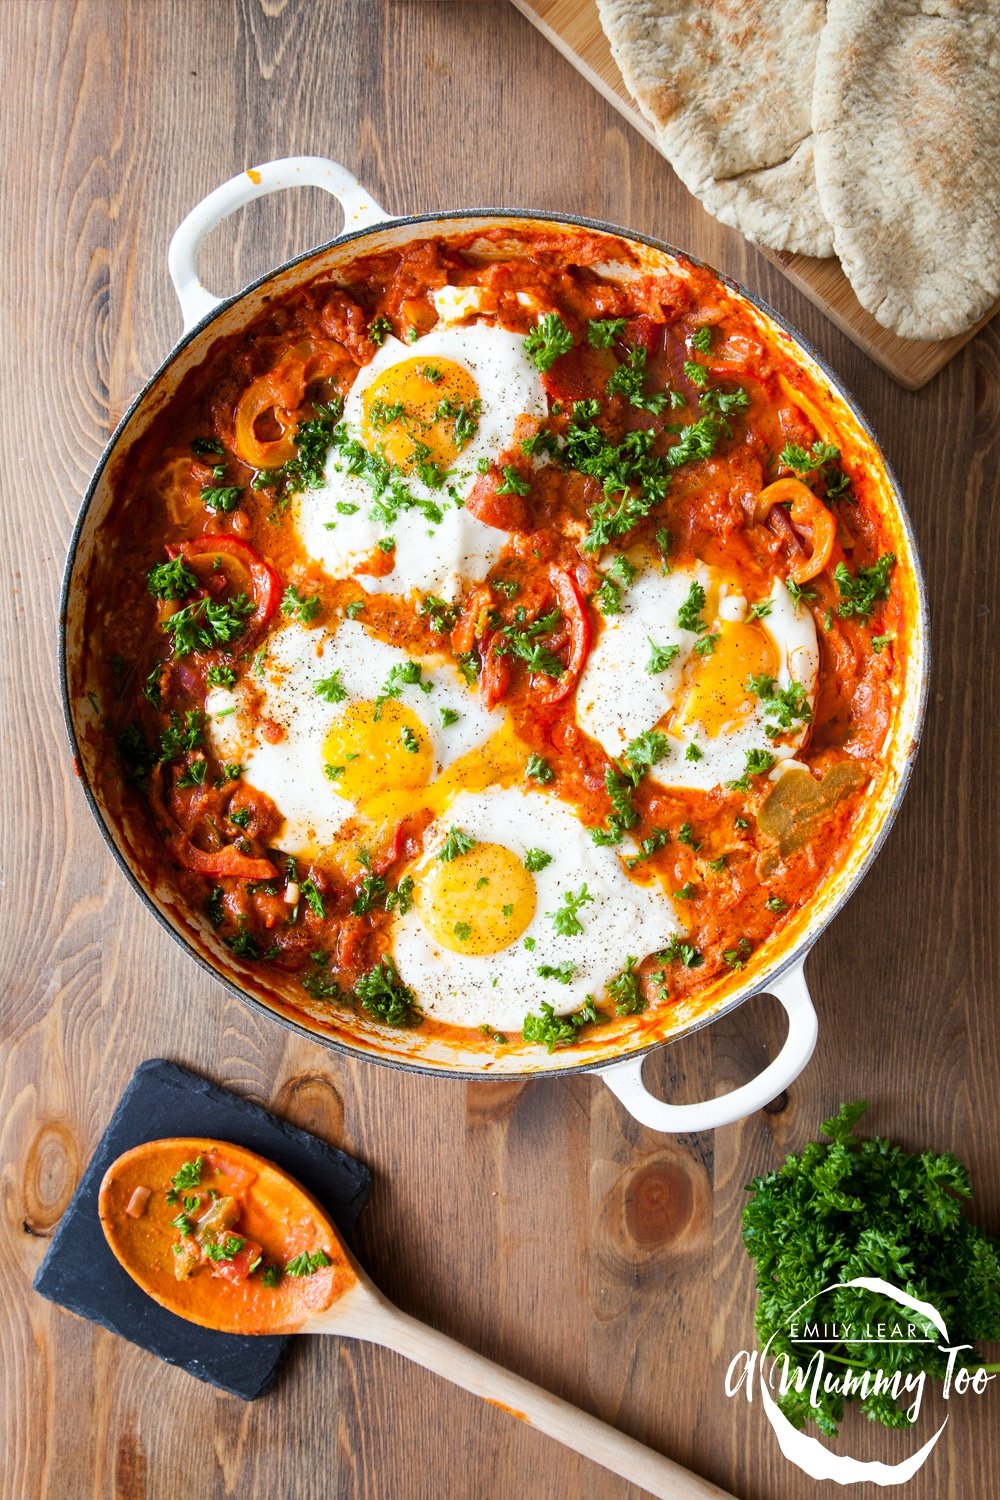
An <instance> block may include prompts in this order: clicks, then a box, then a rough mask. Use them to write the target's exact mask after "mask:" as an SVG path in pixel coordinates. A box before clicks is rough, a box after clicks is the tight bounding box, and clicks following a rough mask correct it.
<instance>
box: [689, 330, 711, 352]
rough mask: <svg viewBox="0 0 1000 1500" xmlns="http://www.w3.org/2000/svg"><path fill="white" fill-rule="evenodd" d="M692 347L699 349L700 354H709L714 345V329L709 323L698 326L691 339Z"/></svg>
mask: <svg viewBox="0 0 1000 1500" xmlns="http://www.w3.org/2000/svg"><path fill="white" fill-rule="evenodd" d="M689 342H690V344H691V348H692V349H697V351H698V353H699V354H707V353H708V351H709V349H711V347H712V329H711V325H710V324H708V323H702V325H701V327H700V328H696V329H695V331H694V333H692V335H691V338H690V340H689Z"/></svg>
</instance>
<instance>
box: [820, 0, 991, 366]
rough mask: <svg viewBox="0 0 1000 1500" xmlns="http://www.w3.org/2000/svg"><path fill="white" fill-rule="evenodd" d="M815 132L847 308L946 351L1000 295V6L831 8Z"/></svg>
mask: <svg viewBox="0 0 1000 1500" xmlns="http://www.w3.org/2000/svg"><path fill="white" fill-rule="evenodd" d="M813 126H814V130H815V141H816V175H817V181H818V184H819V193H820V200H821V202H822V204H823V208H824V210H825V212H826V214H827V217H828V218H829V220H830V222H831V223H832V224H833V226H834V245H835V248H836V251H837V254H838V255H839V256H840V259H841V263H842V264H843V267H844V270H845V271H846V273H847V275H848V277H849V279H850V282H851V285H852V286H853V287H854V290H855V292H856V293H857V296H858V300H859V301H860V303H861V304H862V306H863V307H866V308H867V309H868V311H869V312H870V313H872V314H873V315H874V316H875V317H876V318H877V319H878V321H879V322H880V323H882V324H884V325H885V326H886V327H887V328H893V329H895V331H896V332H897V333H898V334H901V335H902V336H903V337H904V338H913V339H943V338H949V337H951V336H952V335H953V334H957V333H961V332H963V331H964V330H965V329H966V328H969V327H971V325H972V324H973V323H975V322H977V321H978V320H979V318H981V317H983V316H984V314H985V313H987V312H988V311H989V309H990V306H991V305H992V304H993V302H995V300H996V299H997V297H998V296H1000V0H830V6H829V18H828V22H827V26H826V29H825V31H824V33H823V36H822V39H821V41H820V48H819V59H818V63H817V72H816V92H815V105H814V111H813Z"/></svg>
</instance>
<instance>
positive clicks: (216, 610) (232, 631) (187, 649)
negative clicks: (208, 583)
mask: <svg viewBox="0 0 1000 1500" xmlns="http://www.w3.org/2000/svg"><path fill="white" fill-rule="evenodd" d="M253 610H254V606H253V602H252V601H251V600H250V599H248V598H247V596H246V594H234V595H233V597H232V598H231V599H229V600H228V601H226V602H225V603H223V602H217V601H215V600H213V599H198V600H196V601H195V603H194V604H185V605H184V607H183V609H179V610H178V611H177V613H176V614H173V615H170V617H169V618H168V619H166V620H164V621H163V628H164V630H165V631H166V632H167V633H168V635H169V636H170V638H171V640H172V642H173V647H174V655H175V656H188V655H190V653H191V652H192V651H212V650H214V649H215V648H216V647H217V646H226V645H228V644H229V642H230V641H231V640H233V639H234V637H236V636H238V635H239V634H240V632H241V631H242V630H243V628H244V626H245V624H246V621H247V618H248V616H250V615H252V614H253Z"/></svg>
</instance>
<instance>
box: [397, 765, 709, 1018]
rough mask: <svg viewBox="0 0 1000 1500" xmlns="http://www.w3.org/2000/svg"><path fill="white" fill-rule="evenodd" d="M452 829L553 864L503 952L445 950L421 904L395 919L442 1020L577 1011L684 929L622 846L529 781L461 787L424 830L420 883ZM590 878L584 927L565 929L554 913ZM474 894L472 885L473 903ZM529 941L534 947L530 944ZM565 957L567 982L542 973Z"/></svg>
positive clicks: (420, 994) (410, 979) (400, 954)
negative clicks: (528, 916)
mask: <svg viewBox="0 0 1000 1500" xmlns="http://www.w3.org/2000/svg"><path fill="white" fill-rule="evenodd" d="M452 827H457V828H459V829H461V831H462V832H463V833H466V834H468V835H470V836H471V837H472V838H474V839H475V840H476V841H477V842H484V843H496V844H501V845H503V846H504V847H505V848H507V849H509V850H510V851H511V852H512V853H513V854H515V855H516V856H517V857H518V859H519V860H522V861H523V859H524V856H525V855H526V854H527V852H528V850H529V849H542V850H544V851H545V852H546V853H547V854H550V855H552V862H551V863H550V864H548V865H546V866H545V868H544V869H542V870H539V871H536V872H535V873H534V875H533V879H534V882H535V893H536V906H535V914H534V916H533V918H532V920H531V922H530V923H529V925H528V926H527V927H526V928H525V930H524V931H523V932H522V933H521V934H520V935H519V936H518V938H517V939H516V940H515V941H514V942H513V943H511V944H510V946H508V947H506V948H504V949H502V950H501V951H500V952H498V953H494V954H488V955H482V956H480V955H475V954H464V953H456V952H454V951H452V950H451V949H450V948H446V947H443V946H442V945H441V944H440V943H438V942H437V941H436V940H435V938H434V936H433V935H432V934H431V932H430V931H429V930H428V928H427V926H426V925H425V923H424V920H423V917H422V916H421V913H420V909H419V902H418V903H417V904H415V905H414V906H412V907H411V908H410V910H409V911H408V912H406V913H405V915H403V916H401V917H399V918H398V919H397V921H396V923H395V926H394V929H393V953H394V958H395V962H396V965H397V968H398V970H399V974H400V977H401V978H402V979H403V980H404V982H405V983H406V984H408V985H410V986H411V987H412V988H413V990H414V992H415V994H416V996H417V998H418V1001H419V1003H420V1005H421V1006H422V1008H423V1009H424V1010H425V1011H426V1012H427V1014H428V1015H430V1016H433V1017H434V1018H435V1019H437V1020H439V1021H446V1022H449V1023H450V1024H452V1025H455V1026H479V1025H483V1024H489V1025H490V1026H493V1027H496V1028H498V1029H499V1030H501V1031H509V1032H519V1031H520V1029H521V1025H522V1023H523V1021H524V1017H525V1015H526V1014H527V1012H528V1011H535V1012H537V1011H538V1009H539V1006H540V1005H541V1003H542V1002H543V1001H547V1002H548V1003H549V1004H550V1005H552V1007H553V1009H554V1010H555V1011H556V1012H557V1013H558V1014H560V1015H563V1014H566V1013H567V1012H569V1011H571V1010H576V1009H578V1008H579V1007H580V1005H582V1004H583V1002H584V1000H585V999H586V997H587V996H588V995H594V996H595V997H596V998H598V999H600V997H601V996H602V994H603V992H604V989H605V986H606V985H607V984H608V983H609V981H610V980H612V979H614V978H615V976H616V975H617V974H619V973H620V972H621V971H622V969H623V968H624V967H625V964H626V960H627V959H628V957H629V956H630V955H632V956H634V957H636V958H640V959H641V958H644V957H645V956H646V955H647V954H649V953H653V952H656V951H658V950H659V949H660V948H662V947H664V946H665V945H666V944H667V943H668V942H669V940H670V938H671V937H672V936H673V935H675V934H677V933H678V932H681V931H682V928H681V927H680V924H679V923H678V921H677V919H676V916H675V914H674V910H673V906H672V904H671V902H670V900H669V898H668V897H667V896H666V894H665V893H664V891H663V890H662V888H661V887H660V886H659V885H652V884H651V885H643V884H639V883H638V882H637V881H635V880H633V879H630V877H629V876H628V875H627V874H626V872H625V868H624V866H623V864H622V861H621V859H620V857H619V855H618V854H617V853H616V852H615V850H614V849H610V848H600V847H598V846H596V845H595V844H594V843H593V842H592V841H591V839H590V838H588V837H587V834H586V831H585V829H584V828H583V827H582V826H581V824H580V823H579V821H578V820H577V818H576V817H575V815H574V814H573V812H572V811H571V810H570V808H568V807H567V806H566V805H565V804H564V803H562V802H560V801H559V800H558V798H556V797H554V796H550V795H548V794H547V793H545V792H539V791H533V790H529V789H527V788H522V787H508V788H501V787H492V788H490V789H489V790H487V791H485V792H480V793H475V794H472V793H467V792H462V793H459V795H458V796H456V797H455V799H454V801H453V802H452V804H451V806H450V808H449V809H448V811H447V813H446V815H445V816H444V817H443V818H442V819H441V820H440V821H439V822H437V823H434V824H432V825H431V827H430V828H429V829H428V830H427V833H426V835H425V840H424V849H425V852H424V855H423V857H422V860H421V862H420V863H418V864H417V865H416V866H415V867H414V868H413V869H412V870H411V871H410V872H409V873H411V874H412V875H413V876H414V879H415V881H416V882H417V884H418V885H419V882H420V876H421V869H422V868H424V866H425V865H426V863H427V862H429V861H433V860H434V859H435V858H436V857H437V851H438V850H439V849H440V847H441V844H442V841H443V840H444V839H445V837H446V835H447V832H448V830H449V829H450V828H452ZM583 885H586V886H587V890H588V892H589V894H590V895H591V896H592V897H593V901H592V902H588V903H586V904H585V905H583V906H581V908H580V911H579V921H580V922H581V924H582V926H583V932H582V933H580V934H578V935H576V936H572V937H563V936H560V935H559V934H558V933H557V932H556V930H555V927H554V925H553V922H552V919H551V917H550V916H549V915H548V913H550V912H554V911H556V910H557V909H558V908H559V906H560V904H561V903H562V899H563V896H564V895H565V894H566V893H568V892H573V893H579V891H580V888H581V887H582V886H583ZM475 899H476V893H475V892H473V893H472V894H471V896H470V900H473V901H474V900H475ZM526 940H530V942H533V944H534V947H533V948H532V947H531V946H526ZM564 962H570V963H572V965H573V976H572V979H571V980H570V982H569V983H567V984H564V983H561V982H560V981H559V980H557V979H551V978H548V979H543V978H542V977H541V976H540V975H539V973H538V968H539V965H550V966H552V967H557V966H558V965H560V964H562V963H564Z"/></svg>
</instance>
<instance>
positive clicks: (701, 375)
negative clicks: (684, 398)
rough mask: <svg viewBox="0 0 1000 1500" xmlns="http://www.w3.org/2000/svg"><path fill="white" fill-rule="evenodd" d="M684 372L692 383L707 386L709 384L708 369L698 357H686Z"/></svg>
mask: <svg viewBox="0 0 1000 1500" xmlns="http://www.w3.org/2000/svg"><path fill="white" fill-rule="evenodd" d="M684 374H685V375H686V376H687V378H688V380H690V382H691V384H692V385H698V386H705V385H707V384H708V371H707V370H706V369H705V366H704V365H700V364H699V363H698V361H697V360H696V359H686V360H685V361H684Z"/></svg>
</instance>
